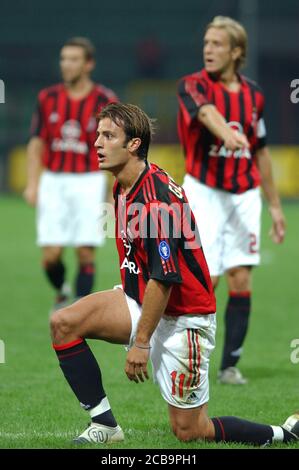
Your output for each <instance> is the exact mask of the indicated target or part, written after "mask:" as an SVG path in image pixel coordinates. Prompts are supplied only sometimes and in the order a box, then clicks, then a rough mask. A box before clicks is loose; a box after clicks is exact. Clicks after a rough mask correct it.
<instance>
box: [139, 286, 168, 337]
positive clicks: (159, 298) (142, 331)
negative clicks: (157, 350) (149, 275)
mask: <svg viewBox="0 0 299 470" xmlns="http://www.w3.org/2000/svg"><path fill="white" fill-rule="evenodd" d="M170 293H171V287H167V286H165V285H164V284H162V283H161V282H158V281H156V280H154V279H151V280H150V281H149V282H148V284H147V287H146V290H145V294H144V299H143V304H142V315H141V317H140V320H139V323H138V328H137V335H136V339H135V342H136V344H137V345H145V346H146V345H148V344H149V341H150V339H151V336H152V334H153V332H154V331H155V329H156V327H157V325H158V323H159V321H160V318H161V317H162V315H163V313H164V311H165V309H166V306H167V303H168V300H169V296H170Z"/></svg>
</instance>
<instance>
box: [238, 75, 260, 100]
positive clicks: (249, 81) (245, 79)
mask: <svg viewBox="0 0 299 470" xmlns="http://www.w3.org/2000/svg"><path fill="white" fill-rule="evenodd" d="M241 78H242V80H243V82H245V83H246V84H247V86H248V87H249V88H250V89H251V90H252V91H255V92H257V93H260V94H261V95H264V92H263V89H262V87H261V86H260V85H259V84H258V83H257V82H256V81H255V80H252V78H249V77H246V76H245V75H241Z"/></svg>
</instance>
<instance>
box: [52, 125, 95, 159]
mask: <svg viewBox="0 0 299 470" xmlns="http://www.w3.org/2000/svg"><path fill="white" fill-rule="evenodd" d="M61 136H62V139H58V138H56V139H54V140H53V142H52V146H51V148H52V150H53V151H54V152H68V151H71V152H74V153H83V154H86V153H87V152H88V146H87V143H86V142H80V141H79V139H80V136H81V125H80V122H78V121H76V120H74V119H69V120H68V121H66V122H65V123H64V124H63V126H62V127H61Z"/></svg>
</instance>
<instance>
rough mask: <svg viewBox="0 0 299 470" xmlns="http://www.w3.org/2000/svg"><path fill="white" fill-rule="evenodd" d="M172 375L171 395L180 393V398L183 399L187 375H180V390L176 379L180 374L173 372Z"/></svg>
mask: <svg viewBox="0 0 299 470" xmlns="http://www.w3.org/2000/svg"><path fill="white" fill-rule="evenodd" d="M170 375H171V379H172V391H171V395H173V396H175V395H177V393H178V392H179V397H180V398H183V390H184V382H185V378H186V376H185V374H180V375H179V388H178V389H177V385H176V378H177V375H178V373H177V372H176V371H175V370H174V371H173V372H171V374H170Z"/></svg>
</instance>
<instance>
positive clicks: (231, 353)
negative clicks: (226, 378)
mask: <svg viewBox="0 0 299 470" xmlns="http://www.w3.org/2000/svg"><path fill="white" fill-rule="evenodd" d="M250 300H251V298H250V292H240V293H234V292H230V296H229V300H228V304H227V307H226V312H225V339H224V347H223V354H222V362H221V368H220V369H221V370H224V369H226V368H227V367H233V366H235V365H236V364H237V362H238V360H239V359H240V355H241V352H242V346H243V343H244V340H245V336H246V333H247V329H248V322H249V314H250Z"/></svg>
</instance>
